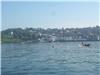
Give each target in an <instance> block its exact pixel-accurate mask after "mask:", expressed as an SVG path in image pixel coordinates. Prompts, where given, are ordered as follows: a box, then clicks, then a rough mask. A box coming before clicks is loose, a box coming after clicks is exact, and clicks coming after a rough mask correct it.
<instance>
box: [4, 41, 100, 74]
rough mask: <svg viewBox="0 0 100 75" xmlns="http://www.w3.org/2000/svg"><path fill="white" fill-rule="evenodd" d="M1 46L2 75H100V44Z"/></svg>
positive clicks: (68, 43)
mask: <svg viewBox="0 0 100 75" xmlns="http://www.w3.org/2000/svg"><path fill="white" fill-rule="evenodd" d="M89 43H91V47H80V46H79V44H80V42H62V43H59V42H56V43H32V44H2V75H100V74H99V71H100V60H99V58H100V47H99V45H100V42H89Z"/></svg>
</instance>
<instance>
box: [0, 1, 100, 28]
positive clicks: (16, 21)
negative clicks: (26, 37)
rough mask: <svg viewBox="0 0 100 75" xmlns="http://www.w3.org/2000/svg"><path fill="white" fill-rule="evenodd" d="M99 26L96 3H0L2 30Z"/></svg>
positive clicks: (97, 4) (97, 5)
mask: <svg viewBox="0 0 100 75" xmlns="http://www.w3.org/2000/svg"><path fill="white" fill-rule="evenodd" d="M96 25H99V3H98V2H79V1H76V2H75V1H74V2H73V1H72V0H71V1H70V2H67V1H66V2H45V1H44V2H39V1H38V2H34V1H33V2H31V1H30V2H24V1H22V2H11V1H10V2H7V1H5V2H2V29H7V28H15V27H21V28H25V27H34V28H37V27H41V28H61V27H64V28H71V27H89V26H91V27H92V26H96Z"/></svg>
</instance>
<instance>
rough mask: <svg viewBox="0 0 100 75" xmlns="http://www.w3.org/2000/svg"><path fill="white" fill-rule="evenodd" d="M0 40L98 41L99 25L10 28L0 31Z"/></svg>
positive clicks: (99, 36)
mask: <svg viewBox="0 0 100 75" xmlns="http://www.w3.org/2000/svg"><path fill="white" fill-rule="evenodd" d="M1 41H2V42H67V41H100V26H96V27H87V28H61V29H57V28H53V29H51V28H47V29H42V28H25V29H22V28H11V29H7V30H3V31H2V32H1Z"/></svg>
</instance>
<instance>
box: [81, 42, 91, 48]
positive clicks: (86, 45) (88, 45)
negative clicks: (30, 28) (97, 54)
mask: <svg viewBox="0 0 100 75" xmlns="http://www.w3.org/2000/svg"><path fill="white" fill-rule="evenodd" d="M82 46H85V47H90V44H84V43H83V42H82Z"/></svg>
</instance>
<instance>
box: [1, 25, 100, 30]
mask: <svg viewBox="0 0 100 75" xmlns="http://www.w3.org/2000/svg"><path fill="white" fill-rule="evenodd" d="M93 27H100V26H99V25H96V26H88V27H59V28H57V27H54V28H52V27H48V28H43V27H24V28H22V27H15V28H14V27H12V28H6V29H2V28H1V31H4V30H7V29H18V28H21V29H26V28H36V29H38V28H40V29H62V28H64V29H77V28H93Z"/></svg>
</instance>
